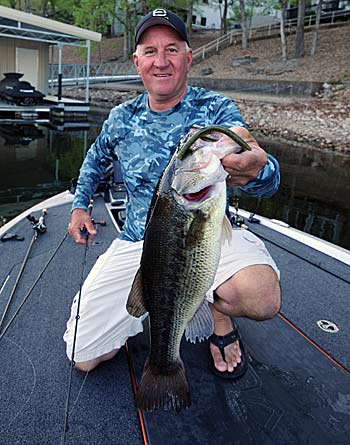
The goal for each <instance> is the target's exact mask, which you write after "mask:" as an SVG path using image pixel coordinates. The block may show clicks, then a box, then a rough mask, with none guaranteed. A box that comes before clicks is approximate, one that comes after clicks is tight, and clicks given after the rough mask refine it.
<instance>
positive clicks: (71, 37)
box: [0, 6, 101, 102]
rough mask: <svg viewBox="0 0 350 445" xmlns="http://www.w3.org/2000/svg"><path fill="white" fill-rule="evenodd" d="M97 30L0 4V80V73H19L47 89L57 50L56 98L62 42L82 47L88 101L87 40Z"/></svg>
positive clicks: (95, 36)
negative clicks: (83, 50)
mask: <svg viewBox="0 0 350 445" xmlns="http://www.w3.org/2000/svg"><path fill="white" fill-rule="evenodd" d="M100 40H101V34H99V33H96V32H93V31H89V30H87V29H82V28H78V27H77V26H72V25H68V24H65V23H61V22H57V21H55V20H51V19H47V18H44V17H40V16H37V15H34V14H28V13H26V12H22V11H18V10H15V9H11V8H7V7H4V6H0V54H1V57H0V80H1V78H2V75H3V73H8V72H18V73H22V74H23V77H22V78H21V80H26V81H28V82H30V83H31V84H32V85H33V86H35V87H36V88H37V89H38V90H39V91H41V92H42V93H44V94H48V92H49V79H50V76H51V72H52V71H51V69H50V64H51V63H52V61H53V52H54V49H55V48H57V50H58V56H59V57H58V60H59V69H58V73H59V74H58V85H59V88H58V98H59V99H60V94H61V89H62V84H61V81H62V74H61V72H62V71H61V68H62V48H63V47H64V46H65V45H70V46H75V47H80V48H85V49H86V73H87V74H86V102H88V97H89V96H88V89H89V76H88V74H89V66H90V45H91V42H99V41H100Z"/></svg>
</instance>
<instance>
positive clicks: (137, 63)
mask: <svg viewBox="0 0 350 445" xmlns="http://www.w3.org/2000/svg"><path fill="white" fill-rule="evenodd" d="M132 59H133V61H134V65H135V67H136V69H137V72H139V58H138V55H137V54H136V52H135V53H133V55H132Z"/></svg>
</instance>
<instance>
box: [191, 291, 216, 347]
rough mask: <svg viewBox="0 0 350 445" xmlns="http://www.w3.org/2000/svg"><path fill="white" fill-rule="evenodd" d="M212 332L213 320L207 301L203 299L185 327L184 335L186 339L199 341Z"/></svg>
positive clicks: (192, 341) (194, 341)
mask: <svg viewBox="0 0 350 445" xmlns="http://www.w3.org/2000/svg"><path fill="white" fill-rule="evenodd" d="M213 332H214V320H213V316H212V313H211V310H210V308H209V303H208V301H207V300H203V302H202V304H201V305H200V306H199V308H198V309H197V311H196V313H195V314H194V315H193V317H192V318H191V320H190V321H189V323H188V325H187V327H186V331H185V337H186V340H187V341H190V342H191V343H196V341H197V339H198V341H199V342H201V341H202V340H206V339H207V338H209V337H210V336H211V334H212V333H213Z"/></svg>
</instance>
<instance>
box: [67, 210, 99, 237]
mask: <svg viewBox="0 0 350 445" xmlns="http://www.w3.org/2000/svg"><path fill="white" fill-rule="evenodd" d="M83 229H86V230H87V232H88V234H89V236H88V237H87V236H85V235H84V233H83V231H82V230H83ZM68 230H69V234H70V235H71V237H72V238H73V239H74V241H75V242H76V243H78V244H86V242H87V240H89V241H92V239H93V237H94V235H96V230H95V228H94V225H93V223H92V220H91V218H90V215H89V213H88V212H87V211H86V210H84V209H75V210H73V212H72V214H71V218H70V223H69V226H68Z"/></svg>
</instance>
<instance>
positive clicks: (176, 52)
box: [133, 25, 192, 111]
mask: <svg viewBox="0 0 350 445" xmlns="http://www.w3.org/2000/svg"><path fill="white" fill-rule="evenodd" d="M133 58H134V63H135V66H136V68H137V72H138V73H139V75H140V76H141V78H142V81H143V84H144V86H145V88H146V89H147V91H148V94H149V105H150V107H151V108H152V109H153V110H154V111H162V110H166V109H167V108H170V107H172V106H174V105H176V104H177V103H178V102H179V101H180V100H181V99H182V98H183V97H184V95H185V94H186V90H187V74H188V72H189V69H190V66H191V62H192V50H191V49H190V50H189V51H187V49H186V43H185V42H184V41H183V40H181V38H180V36H179V35H178V33H177V32H176V31H174V30H172V29H171V28H169V26H158V25H157V26H152V27H151V28H149V29H147V30H146V31H145V32H144V33H143V34H142V37H141V40H140V43H139V44H138V45H137V51H136V52H135V53H134V54H133Z"/></svg>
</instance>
